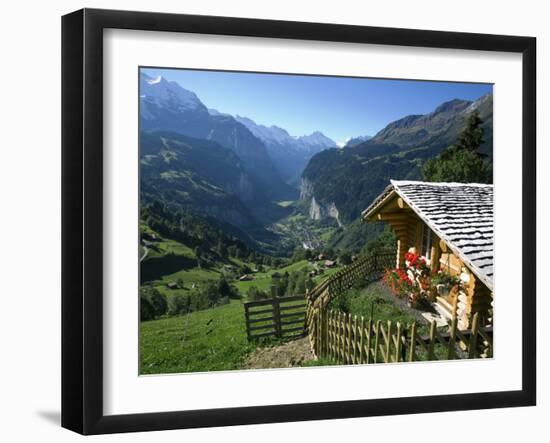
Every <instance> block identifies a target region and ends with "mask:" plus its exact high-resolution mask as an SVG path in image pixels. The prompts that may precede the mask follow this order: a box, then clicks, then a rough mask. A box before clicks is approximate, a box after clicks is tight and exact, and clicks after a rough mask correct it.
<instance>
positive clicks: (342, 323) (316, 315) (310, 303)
mask: <svg viewBox="0 0 550 443" xmlns="http://www.w3.org/2000/svg"><path fill="white" fill-rule="evenodd" d="M394 265H395V253H382V254H379V255H377V256H376V257H364V258H360V259H358V260H356V261H355V262H353V263H352V264H351V265H350V266H347V267H345V268H344V269H342V270H341V271H339V272H338V273H336V274H334V275H333V276H331V277H330V278H328V279H327V280H326V281H324V282H323V283H321V284H320V285H318V286H316V287H315V288H313V289H312V290H311V291H310V292H308V294H306V325H307V334H308V336H309V341H310V344H311V349H312V351H313V353H314V354H315V356H316V357H318V358H319V357H323V358H328V359H329V360H332V361H334V362H336V363H340V364H365V363H390V362H400V361H418V360H451V359H455V358H460V359H462V358H480V357H481V358H487V357H492V355H493V347H492V346H493V345H492V343H493V340H492V336H493V330H492V327H487V328H481V327H479V320H480V319H479V318H478V314H477V313H476V314H474V316H473V318H472V324H471V328H470V329H468V330H462V331H461V330H459V329H458V328H457V318H456V309H455V315H454V316H453V319H452V320H451V321H450V322H449V324H447V326H446V327H444V328H438V327H437V325H436V322H435V321H431V322H429V324H428V325H418V324H416V323H412V324H401V323H399V322H391V321H388V322H382V321H373V320H372V319H365V318H364V317H362V316H356V315H350V314H345V313H342V312H337V311H334V310H331V309H329V303H330V301H331V300H332V298H334V297H336V296H338V295H341V294H342V293H344V292H345V291H347V290H348V289H349V288H351V287H353V286H354V285H355V284H356V283H357V282H359V281H361V282H365V283H368V282H369V281H375V280H378V279H380V278H381V276H382V273H383V272H384V270H385V269H386V268H391V267H394Z"/></svg>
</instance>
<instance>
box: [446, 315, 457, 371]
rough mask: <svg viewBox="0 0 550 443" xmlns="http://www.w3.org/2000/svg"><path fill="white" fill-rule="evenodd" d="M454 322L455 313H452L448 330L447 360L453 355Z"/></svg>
mask: <svg viewBox="0 0 550 443" xmlns="http://www.w3.org/2000/svg"><path fill="white" fill-rule="evenodd" d="M456 324H457V319H456V315H453V319H452V320H451V330H450V332H449V348H448V350H447V360H452V359H453V358H454V357H455V344H456V343H455V341H456Z"/></svg>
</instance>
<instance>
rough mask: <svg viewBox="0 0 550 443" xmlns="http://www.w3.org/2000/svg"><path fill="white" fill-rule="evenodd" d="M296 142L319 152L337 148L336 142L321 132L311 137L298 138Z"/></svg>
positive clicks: (314, 133)
mask: <svg viewBox="0 0 550 443" xmlns="http://www.w3.org/2000/svg"><path fill="white" fill-rule="evenodd" d="M296 140H297V141H299V142H300V143H301V144H302V145H303V146H306V147H307V148H309V149H310V150H315V151H317V152H319V151H322V150H323V149H327V148H335V147H336V146H337V144H336V142H335V141H334V140H332V139H331V138H329V137H327V136H326V135H325V134H323V133H322V132H319V131H315V132H313V133H311V134H310V135H302V136H301V137H297V138H296Z"/></svg>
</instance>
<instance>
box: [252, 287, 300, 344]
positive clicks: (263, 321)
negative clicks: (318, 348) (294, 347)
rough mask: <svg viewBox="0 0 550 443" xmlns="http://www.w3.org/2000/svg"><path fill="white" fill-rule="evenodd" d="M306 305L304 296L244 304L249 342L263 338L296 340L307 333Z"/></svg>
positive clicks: (275, 296)
mask: <svg viewBox="0 0 550 443" xmlns="http://www.w3.org/2000/svg"><path fill="white" fill-rule="evenodd" d="M305 311H306V303H305V299H304V296H303V295H296V296H290V297H277V295H276V293H274V294H273V297H272V298H269V299H266V300H258V301H252V302H247V303H245V304H244V315H245V320H246V335H247V337H248V340H255V339H258V338H262V337H275V338H280V339H294V338H299V337H303V336H304V335H305V331H306V327H305V326H306V325H305V313H306V312H305Z"/></svg>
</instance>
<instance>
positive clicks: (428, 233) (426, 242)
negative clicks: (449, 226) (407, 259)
mask: <svg viewBox="0 0 550 443" xmlns="http://www.w3.org/2000/svg"><path fill="white" fill-rule="evenodd" d="M432 240H433V235H432V230H431V229H430V228H428V226H427V225H424V227H423V229H422V251H421V253H422V255H423V256H424V257H426V260H427V261H428V263H429V262H430V261H431V258H432Z"/></svg>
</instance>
